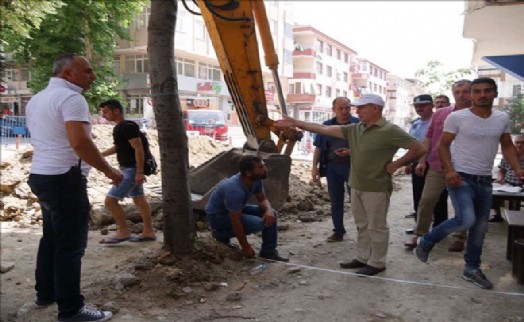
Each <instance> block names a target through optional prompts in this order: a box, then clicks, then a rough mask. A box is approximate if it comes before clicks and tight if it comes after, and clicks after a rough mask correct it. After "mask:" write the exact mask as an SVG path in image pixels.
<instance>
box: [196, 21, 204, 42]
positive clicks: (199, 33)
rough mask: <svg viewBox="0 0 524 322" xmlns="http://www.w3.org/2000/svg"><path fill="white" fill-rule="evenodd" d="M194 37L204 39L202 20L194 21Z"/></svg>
mask: <svg viewBox="0 0 524 322" xmlns="http://www.w3.org/2000/svg"><path fill="white" fill-rule="evenodd" d="M195 38H197V39H203V40H205V39H206V27H205V26H204V22H203V21H198V20H197V21H195Z"/></svg>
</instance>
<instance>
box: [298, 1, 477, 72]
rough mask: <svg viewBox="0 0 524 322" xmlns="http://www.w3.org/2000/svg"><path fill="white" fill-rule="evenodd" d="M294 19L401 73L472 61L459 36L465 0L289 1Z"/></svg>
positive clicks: (453, 66) (469, 47)
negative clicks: (435, 62) (435, 63)
mask: <svg viewBox="0 0 524 322" xmlns="http://www.w3.org/2000/svg"><path fill="white" fill-rule="evenodd" d="M290 6H292V7H291V8H292V10H291V11H292V12H293V14H294V16H295V21H296V23H298V24H301V25H311V26H312V27H314V28H315V29H317V30H319V31H321V32H323V33H325V34H327V35H328V36H330V37H332V38H334V39H336V40H337V41H339V42H341V43H343V44H344V45H346V46H348V47H349V48H351V49H353V50H355V51H357V52H358V55H359V56H360V57H363V58H367V59H369V60H370V61H372V62H374V63H376V64H378V65H379V66H380V67H382V68H385V69H386V70H388V71H389V72H392V73H394V74H397V75H399V76H401V77H404V78H406V77H407V78H409V77H413V76H414V74H415V72H416V71H417V70H418V69H420V68H424V67H425V66H426V64H427V62H428V61H430V60H438V61H440V62H441V63H442V64H443V69H444V70H445V71H451V70H455V69H457V68H467V67H470V66H471V58H472V54H473V42H472V40H470V39H464V38H462V30H463V23H464V15H463V11H464V2H463V1H457V0H455V1H342V0H341V1H319V0H316V1H313V0H310V1H295V0H293V1H290Z"/></svg>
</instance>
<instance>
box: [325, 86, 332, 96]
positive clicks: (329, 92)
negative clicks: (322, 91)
mask: <svg viewBox="0 0 524 322" xmlns="http://www.w3.org/2000/svg"><path fill="white" fill-rule="evenodd" d="M331 95H332V93H331V86H326V96H327V97H331Z"/></svg>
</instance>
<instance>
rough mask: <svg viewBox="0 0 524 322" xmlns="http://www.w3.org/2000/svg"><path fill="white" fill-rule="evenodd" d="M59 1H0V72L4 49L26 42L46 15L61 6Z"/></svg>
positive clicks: (3, 65)
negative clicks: (15, 43) (12, 44)
mask: <svg viewBox="0 0 524 322" xmlns="http://www.w3.org/2000/svg"><path fill="white" fill-rule="evenodd" d="M63 5H64V3H63V2H62V1H60V0H0V17H2V19H1V20H0V34H1V35H2V37H1V38H0V54H1V55H0V70H1V71H3V70H4V68H5V64H4V55H3V54H4V49H5V48H6V47H9V45H10V44H11V43H12V42H13V41H15V42H16V41H20V40H28V39H29V38H30V36H29V31H30V30H32V29H35V28H36V29H38V28H39V27H40V23H41V22H42V20H43V19H44V17H45V16H47V15H48V14H55V13H56V9H57V8H60V7H61V6H63Z"/></svg>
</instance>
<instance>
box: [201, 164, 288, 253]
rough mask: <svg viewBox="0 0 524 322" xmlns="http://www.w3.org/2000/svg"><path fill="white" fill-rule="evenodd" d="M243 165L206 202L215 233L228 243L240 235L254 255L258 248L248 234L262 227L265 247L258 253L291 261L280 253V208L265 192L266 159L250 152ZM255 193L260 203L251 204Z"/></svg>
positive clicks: (245, 249)
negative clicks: (278, 211)
mask: <svg viewBox="0 0 524 322" xmlns="http://www.w3.org/2000/svg"><path fill="white" fill-rule="evenodd" d="M239 169H240V172H239V173H237V174H235V175H234V176H232V177H230V178H228V179H226V180H224V181H222V182H221V183H220V184H219V185H218V187H216V189H215V190H214V191H213V193H212V194H211V197H210V198H209V201H208V203H207V205H206V209H205V211H206V214H207V217H208V221H209V225H210V226H211V228H212V229H213V237H215V239H216V240H218V241H220V242H222V243H224V244H226V245H228V244H229V241H230V239H231V238H232V237H236V238H237V240H238V242H239V243H240V246H241V248H242V254H243V255H244V256H245V257H246V258H254V257H255V251H254V250H253V248H252V247H251V245H250V244H249V243H248V241H247V238H246V235H249V234H253V233H257V232H259V231H262V247H261V249H260V252H259V254H258V255H259V256H260V257H262V258H265V259H271V260H275V261H280V262H287V261H288V259H287V258H283V257H280V256H279V254H278V251H277V239H278V233H277V211H276V210H275V209H273V208H272V207H271V204H270V203H269V200H267V198H266V194H265V192H264V186H263V183H262V179H265V178H266V175H267V169H266V165H265V164H264V161H262V159H261V158H260V157H258V156H253V155H247V156H244V157H243V158H242V159H241V160H240V163H239ZM252 195H255V197H256V198H257V200H258V206H257V205H248V204H247V202H248V200H249V199H250V198H251V196H252Z"/></svg>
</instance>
